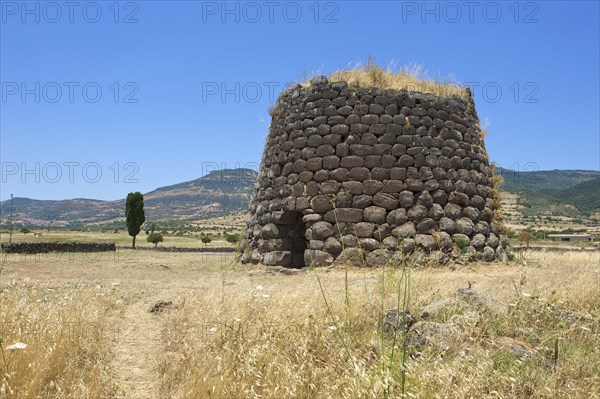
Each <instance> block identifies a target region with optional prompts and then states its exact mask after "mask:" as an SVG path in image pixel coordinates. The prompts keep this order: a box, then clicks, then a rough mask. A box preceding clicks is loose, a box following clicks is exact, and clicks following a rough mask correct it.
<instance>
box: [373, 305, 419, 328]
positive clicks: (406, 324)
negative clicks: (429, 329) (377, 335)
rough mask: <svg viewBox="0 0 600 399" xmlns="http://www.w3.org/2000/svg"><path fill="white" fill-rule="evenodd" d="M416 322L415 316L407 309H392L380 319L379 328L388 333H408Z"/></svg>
mask: <svg viewBox="0 0 600 399" xmlns="http://www.w3.org/2000/svg"><path fill="white" fill-rule="evenodd" d="M414 323H415V317H414V316H413V315H412V314H411V313H410V312H406V311H403V310H401V311H398V309H390V310H388V311H387V312H386V314H385V316H382V317H380V319H379V328H381V329H383V331H385V332H388V333H394V332H395V333H406V332H407V331H408V330H409V328H410V327H411V326H412V325H413V324H414Z"/></svg>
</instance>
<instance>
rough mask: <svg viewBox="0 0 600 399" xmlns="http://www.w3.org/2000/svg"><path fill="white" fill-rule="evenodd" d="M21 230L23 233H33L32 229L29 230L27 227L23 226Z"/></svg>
mask: <svg viewBox="0 0 600 399" xmlns="http://www.w3.org/2000/svg"><path fill="white" fill-rule="evenodd" d="M19 231H20V232H21V233H23V234H29V233H31V230H29V229H28V228H27V227H21V229H20V230H19Z"/></svg>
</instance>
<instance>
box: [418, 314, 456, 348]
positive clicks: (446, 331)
mask: <svg viewBox="0 0 600 399" xmlns="http://www.w3.org/2000/svg"><path fill="white" fill-rule="evenodd" d="M460 336H461V334H460V331H459V330H458V328H457V327H456V326H454V325H452V324H445V323H436V322H433V321H419V322H417V323H415V324H414V325H413V326H412V327H411V328H410V330H409V331H408V334H407V336H406V344H407V346H408V348H409V349H410V350H412V351H415V352H417V353H418V352H421V351H422V350H423V349H425V348H433V349H436V350H438V351H441V352H445V351H448V350H450V349H451V348H453V347H455V346H456V344H457V343H458V341H459V340H460Z"/></svg>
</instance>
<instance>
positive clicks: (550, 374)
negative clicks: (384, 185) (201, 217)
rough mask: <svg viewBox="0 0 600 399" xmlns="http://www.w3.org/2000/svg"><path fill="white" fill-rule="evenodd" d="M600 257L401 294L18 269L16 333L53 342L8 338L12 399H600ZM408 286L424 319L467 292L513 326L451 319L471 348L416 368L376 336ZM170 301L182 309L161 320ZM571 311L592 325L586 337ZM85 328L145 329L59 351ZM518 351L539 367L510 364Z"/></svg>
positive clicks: (352, 285) (23, 264)
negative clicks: (28, 329) (34, 329)
mask: <svg viewBox="0 0 600 399" xmlns="http://www.w3.org/2000/svg"><path fill="white" fill-rule="evenodd" d="M599 256H600V255H599V253H589V252H588V253H584V252H568V253H563V254H557V253H528V254H526V256H524V257H523V258H524V259H525V261H524V263H522V264H512V265H501V264H474V265H471V266H468V267H459V268H457V269H451V268H439V269H437V268H428V269H419V268H417V269H414V270H412V272H411V275H410V278H409V279H408V280H407V279H404V280H402V281H401V275H402V269H397V268H390V267H388V268H385V269H349V270H343V269H341V270H340V269H332V270H326V269H317V270H309V271H308V272H305V273H300V274H297V275H291V276H287V275H283V274H280V273H267V272H265V270H264V269H263V268H262V267H256V268H252V269H248V268H246V267H241V266H239V265H237V264H235V263H233V262H232V261H231V260H227V259H223V258H221V257H219V256H214V257H212V258H210V257H204V256H203V257H202V258H200V256H199V255H198V254H172V253H147V252H146V251H138V252H134V251H122V253H121V254H119V257H118V259H116V260H115V259H113V258H107V257H105V258H92V259H90V260H88V261H85V262H82V261H78V260H77V259H75V261H72V262H68V263H67V262H65V263H64V264H58V263H56V262H54V263H50V262H46V261H44V260H40V261H36V262H32V261H30V260H26V261H19V258H17V257H13V258H12V259H9V261H8V262H6V264H5V269H4V271H3V274H2V287H3V288H4V290H3V293H2V296H1V297H0V304H1V305H2V321H3V323H6V321H7V320H14V319H22V318H25V317H30V316H31V315H33V314H37V316H36V317H38V319H40V318H41V319H43V320H45V322H46V324H47V325H48V326H50V327H48V333H47V334H45V335H44V338H43V339H37V338H36V339H33V338H32V339H29V340H25V339H24V338H22V337H21V336H16V335H11V336H7V335H5V343H4V344H3V347H4V348H6V346H7V345H9V344H12V343H13V342H12V341H16V340H20V341H22V342H26V343H27V344H28V345H29V346H28V347H27V348H26V349H24V350H21V351H14V352H8V351H4V353H5V355H8V356H12V359H11V363H10V365H11V373H15V372H16V374H15V375H14V376H12V377H11V378H10V379H9V380H8V381H4V383H5V384H6V383H7V382H8V383H9V384H10V386H11V388H12V389H13V393H12V394H10V393H4V394H3V395H4V396H6V397H9V398H17V397H35V395H37V394H39V393H40V392H42V396H41V397H44V398H46V397H47V398H69V397H101V395H106V397H118V395H121V394H123V395H124V397H126V398H137V397H144V398H149V399H153V398H155V397H156V398H159V397H160V398H185V399H188V398H228V399H229V398H265V399H268V398H278V399H279V398H311V399H312V398H315V399H318V398H332V397H334V398H386V397H387V398H400V397H402V394H401V392H402V384H401V380H402V371H403V370H404V371H405V372H406V385H405V395H404V397H407V398H469V397H472V398H585V399H588V398H598V397H600V328H599V322H600V266H599V265H600V257H599ZM229 259H230V258H229ZM346 281H347V283H346ZM406 281H408V282H410V285H409V287H410V297H409V301H408V302H407V303H406V305H407V307H408V308H410V310H411V311H413V312H414V313H418V310H419V309H420V308H421V307H422V306H424V305H425V304H428V303H430V302H432V301H434V300H437V299H442V298H448V297H452V296H453V295H455V292H456V290H457V289H458V288H464V287H468V286H471V287H472V288H473V289H475V290H479V291H483V292H486V293H488V294H490V295H493V296H494V297H496V298H498V299H499V300H500V301H502V302H503V303H504V304H506V305H507V307H508V311H507V313H505V314H502V313H494V312H486V311H484V312H481V313H480V315H479V316H478V317H477V318H476V319H475V322H466V321H465V320H466V319H464V318H462V316H465V315H461V314H460V313H458V314H447V315H444V316H443V317H442V319H441V320H439V321H450V322H454V323H456V324H457V325H461V326H463V328H462V331H463V332H462V334H461V336H460V339H459V340H458V341H457V342H456V343H455V345H453V346H452V347H451V348H449V349H448V350H443V351H441V350H436V349H433V348H429V349H425V350H424V351H423V352H422V353H421V355H419V356H415V357H411V358H408V359H407V362H406V364H405V366H406V367H405V368H403V362H402V354H403V351H402V349H403V348H402V343H403V340H402V338H403V336H402V335H401V334H399V335H398V336H396V337H395V338H396V340H395V342H394V336H393V335H390V334H389V333H382V332H381V330H380V328H379V325H378V324H379V317H380V314H381V312H382V310H387V309H389V308H395V307H397V306H398V302H399V301H398V293H400V294H401V296H402V297H403V294H404V292H405V285H404V282H406ZM114 282H117V283H118V284H117V285H113V283H114ZM97 287H100V288H97ZM321 287H322V288H321ZM48 288H51V289H52V290H55V291H56V292H53V291H49V290H48ZM157 299H165V300H172V301H173V302H174V304H175V306H174V307H173V308H172V309H170V310H168V311H166V312H164V313H162V314H160V315H150V314H149V313H148V311H147V309H148V307H149V306H150V305H151V304H152V303H153V301H155V300H157ZM403 302H404V301H403V300H402V299H401V300H400V303H401V304H402V303H403ZM557 310H563V311H573V312H581V313H584V314H589V315H591V317H592V319H593V320H591V321H584V322H572V321H569V320H565V319H562V318H560V317H558V316H557V312H556V311H557ZM73 320H86V321H89V322H93V323H98V325H102V326H103V327H104V328H103V331H110V326H111V325H112V323H115V321H118V320H121V321H122V322H123V323H132V322H135V323H136V324H137V328H138V329H137V330H136V334H135V335H134V338H135V340H134V342H133V343H132V344H131V345H129V344H121V345H113V344H112V342H113V341H112V340H110V339H108V340H107V339H105V338H103V336H104V335H102V334H99V335H94V334H93V333H90V335H89V336H88V335H85V334H80V335H79V336H77V339H75V340H70V341H64V342H63V341H61V338H60V334H58V332H60V331H65V328H66V326H67V325H68V322H70V321H73ZM50 322H54V324H50ZM2 334H5V333H4V332H3V333H2ZM503 337H508V338H503ZM506 339H510V340H511V341H510V342H518V343H520V344H521V345H522V346H524V347H526V348H528V349H530V350H531V351H532V353H534V356H532V357H529V358H520V359H519V358H517V357H515V356H514V355H512V354H511V353H510V352H508V351H506V350H504V349H499V348H500V347H501V344H502V342H504V341H503V340H506ZM73 341H74V342H73ZM51 347H52V348H54V349H53V350H52V351H50V350H49V348H51ZM59 355H60V356H59ZM148 359H152V361H148ZM30 364H31V366H30ZM128 364H129V367H127V365H128ZM25 373H27V374H25ZM32 375H33V376H36V377H35V379H32V377H31V376H32ZM33 380H35V381H38V382H36V383H35V384H34V383H33V382H32V381H33ZM51 380H52V381H54V385H55V386H56V384H60V387H61V389H62V392H60V393H59V392H57V391H56V390H54V391H52V390H51V388H49V387H50V383H49V381H51ZM134 382H135V383H134ZM44 389H45V391H44ZM5 392H7V391H5ZM15 392H19V394H16V393H15ZM43 392H45V393H43ZM156 393H158V394H156ZM44 395H45V396H44Z"/></svg>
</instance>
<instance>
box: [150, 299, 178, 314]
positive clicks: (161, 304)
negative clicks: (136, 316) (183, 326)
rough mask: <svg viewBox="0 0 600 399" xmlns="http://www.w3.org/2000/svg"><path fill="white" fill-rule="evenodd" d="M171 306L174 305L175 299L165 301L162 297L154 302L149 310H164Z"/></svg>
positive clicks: (151, 311) (152, 311)
mask: <svg viewBox="0 0 600 399" xmlns="http://www.w3.org/2000/svg"><path fill="white" fill-rule="evenodd" d="M171 306H173V301H164V300H162V299H159V300H158V301H156V302H154V305H152V307H151V308H150V310H149V312H150V313H159V312H163V311H165V310H166V309H167V308H169V307H171Z"/></svg>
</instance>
